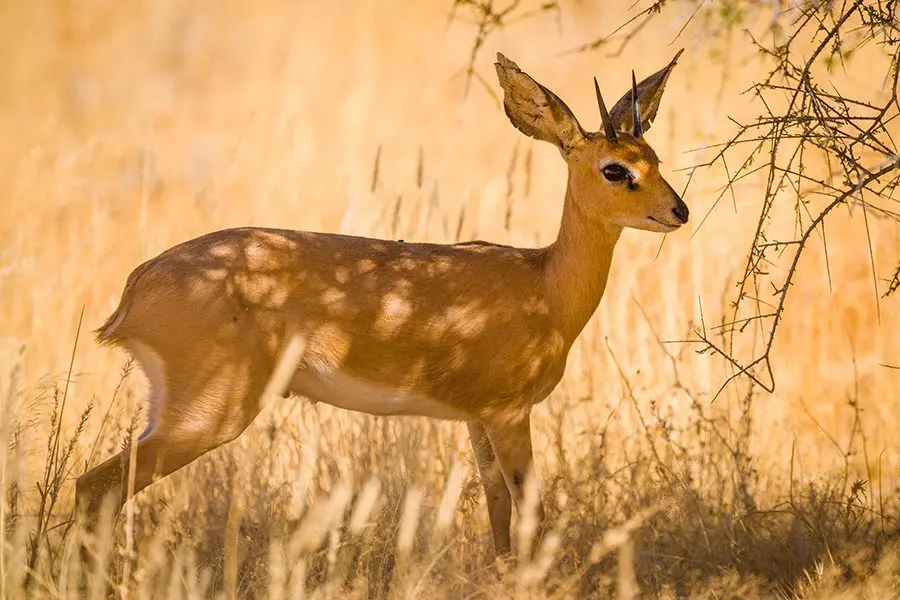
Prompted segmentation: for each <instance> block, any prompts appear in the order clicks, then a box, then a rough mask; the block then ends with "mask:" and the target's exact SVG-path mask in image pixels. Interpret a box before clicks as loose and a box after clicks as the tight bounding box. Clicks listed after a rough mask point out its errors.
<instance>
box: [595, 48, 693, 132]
mask: <svg viewBox="0 0 900 600" xmlns="http://www.w3.org/2000/svg"><path fill="white" fill-rule="evenodd" d="M682 52H684V48H682V49H681V50H679V51H678V53H677V54H675V58H673V59H672V62H670V63H669V64H668V65H666V66H665V67H664V68H662V69H661V70H659V71H657V72H656V73H654V74H653V75H651V76H650V77H648V78H647V79H644V80H643V81H641V82H640V83H639V84H638V85H637V94H638V104H639V105H640V107H641V125H642V126H643V129H644V131H647V130H648V129H650V123H651V122H652V121H653V119H655V118H656V111H657V110H659V101H660V100H661V99H662V94H663V88H664V87H665V86H666V80H668V79H669V73H671V72H672V67H674V66H675V63H676V62H678V57H679V56H681V53H682ZM631 112H632V111H631V91H630V90H629V91H627V92H625V95H624V96H622V97H621V98H619V101H618V102H616V104H615V106H613V107H612V110H611V111H609V116H610V117H611V118H612V122H613V124H614V125H615V126H616V129H618V130H620V131H631V129H632V126H633V124H634V121H633V120H632V114H631Z"/></svg>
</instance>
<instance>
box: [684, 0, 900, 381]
mask: <svg viewBox="0 0 900 600" xmlns="http://www.w3.org/2000/svg"><path fill="white" fill-rule="evenodd" d="M742 5H746V6H744V7H743V10H745V11H746V10H748V9H749V7H750V3H741V2H732V3H731V6H732V7H738V8H736V9H735V10H738V11H739V10H741V9H740V6H742ZM896 13H897V9H896V6H895V2H894V1H893V0H892V1H889V2H864V1H863V0H856V1H855V2H852V3H849V2H845V3H842V4H841V3H820V2H812V1H807V2H802V3H800V4H799V5H796V6H795V7H794V8H793V9H792V10H788V11H785V12H784V13H782V15H781V16H779V19H782V20H785V21H787V24H786V25H785V24H779V26H778V27H774V28H773V31H774V32H775V33H774V34H773V35H772V38H771V40H772V41H770V42H767V43H763V42H760V41H759V39H758V38H756V37H753V36H752V34H750V33H749V32H748V35H751V39H752V41H753V44H754V45H755V46H756V48H757V49H758V50H759V51H760V53H761V55H762V56H763V57H765V59H766V60H768V61H770V62H771V63H772V67H771V70H770V71H769V73H768V75H767V76H766V77H765V78H764V79H763V80H762V81H760V82H758V83H756V84H755V85H754V86H753V87H752V88H751V89H750V90H749V92H750V93H751V94H752V95H753V97H754V99H755V100H757V101H758V105H760V106H761V107H762V111H761V112H762V114H761V115H760V116H759V117H758V118H757V119H756V120H755V121H754V122H750V123H746V124H740V123H738V124H737V126H738V127H737V132H736V133H735V134H734V136H733V137H732V138H731V139H730V140H728V141H727V142H726V143H724V144H722V145H720V146H718V147H717V148H714V150H715V152H714V154H713V156H712V158H711V159H710V160H708V161H707V162H704V163H703V164H701V165H698V166H697V167H695V168H701V167H712V166H715V165H719V166H721V167H722V168H724V169H725V170H726V173H727V174H728V176H727V183H726V185H725V186H724V187H723V189H722V191H721V194H720V196H719V198H721V197H722V196H724V195H725V194H726V193H729V194H731V195H732V197H733V196H734V189H733V188H734V186H735V185H736V184H737V183H738V182H739V181H740V180H741V179H743V178H745V177H746V176H748V175H749V174H751V173H755V172H760V171H761V172H763V173H764V174H765V176H766V178H765V181H766V183H765V188H764V191H763V193H762V197H761V203H760V210H759V217H758V221H757V226H756V231H755V233H754V236H753V241H752V243H751V246H750V248H749V251H748V252H747V259H746V262H745V266H744V269H743V273H742V275H741V277H740V278H739V280H738V282H737V294H736V298H735V299H734V301H733V303H732V306H731V310H732V318H731V319H730V323H726V324H723V326H722V327H720V328H719V329H718V331H716V332H715V333H716V339H713V337H712V336H711V335H710V333H709V332H708V331H707V329H706V327H705V326H704V327H702V328H701V329H700V330H698V331H696V332H695V333H696V335H697V340H696V341H698V342H699V343H700V344H701V349H700V351H701V352H712V353H715V354H717V355H719V356H721V357H723V358H724V359H725V360H726V361H727V362H729V363H730V364H731V365H732V367H733V374H732V376H731V377H730V378H729V379H728V380H727V381H726V382H725V384H726V385H727V384H728V383H729V382H730V381H732V380H734V379H736V378H738V377H740V376H747V377H749V378H750V380H751V381H753V382H754V383H756V384H758V385H759V386H761V387H762V388H763V389H765V390H767V391H769V392H772V391H774V389H775V377H774V374H773V372H772V364H771V356H772V349H773V347H774V345H775V340H776V337H777V333H778V328H779V326H780V325H781V323H782V319H783V317H784V311H785V307H786V304H787V299H788V296H789V292H790V290H791V288H792V286H793V285H794V283H795V281H796V279H797V276H798V265H799V262H800V258H801V256H803V255H804V253H805V251H806V250H807V249H808V248H809V247H810V246H811V245H812V241H813V239H819V240H821V242H822V245H823V248H824V250H825V253H824V254H825V259H826V269H829V273H828V274H829V281H830V267H829V266H828V263H827V260H828V246H827V238H826V229H825V223H826V220H830V217H831V216H832V215H833V214H834V213H835V212H836V211H835V210H834V209H836V208H838V207H840V206H847V207H848V210H852V209H853V208H854V207H859V208H861V210H862V214H863V219H864V223H865V225H866V231H867V234H868V235H869V240H868V243H869V257H870V262H871V268H872V270H873V273H874V269H875V264H874V258H873V251H872V246H871V233H870V230H869V228H870V219H889V220H892V221H895V222H900V213H898V211H897V208H898V207H897V206H896V204H897V199H895V198H894V191H895V189H896V187H897V184H898V182H900V154H898V150H897V147H896V144H895V143H894V140H893V139H892V137H891V134H890V132H889V129H888V125H889V124H890V123H891V122H892V121H893V120H895V119H896V118H897V117H898V116H900V103H898V98H897V87H898V79H900V24H898V21H897V14H896ZM786 32H789V33H786ZM873 43H874V44H876V45H877V46H878V53H879V55H880V56H881V57H882V61H881V62H880V63H878V62H877V61H871V60H868V61H866V63H865V64H858V62H859V61H857V63H854V62H852V55H853V54H854V53H855V52H856V51H857V50H858V49H860V48H861V47H863V46H865V45H868V44H873ZM803 44H805V45H803ZM808 47H813V50H812V52H811V53H810V54H809V55H808V57H807V58H806V60H805V61H800V60H798V57H799V56H801V55H802V54H805V52H806V51H808V50H807V48H808ZM879 67H880V68H881V71H879V70H878V68H879ZM837 68H840V69H842V70H843V71H844V72H845V73H848V74H856V73H858V79H860V80H864V81H868V82H871V83H872V86H871V87H872V88H878V87H880V88H881V91H880V92H877V91H876V93H874V94H872V93H871V92H870V93H869V95H875V96H876V99H875V100H871V99H868V98H867V97H866V91H865V90H864V89H862V90H860V89H856V88H855V87H854V88H851V89H844V90H838V89H836V88H835V87H834V84H833V83H832V82H831V81H830V79H831V78H830V77H829V74H830V73H832V72H833V71H834V70H835V69H837ZM863 69H864V70H865V71H863V72H861V73H860V72H859V71H862V70H863ZM848 87H849V86H848ZM779 106H784V108H778V107H779ZM735 158H737V159H738V162H739V164H740V166H739V167H738V168H737V169H736V170H734V171H729V170H728V165H729V164H735V160H734V159H735ZM760 159H762V161H763V162H762V164H761V165H757V164H755V163H758V162H759V161H760ZM790 214H792V215H793V217H792V220H793V231H794V233H793V236H790V237H788V238H786V239H785V238H783V237H775V236H778V234H777V233H773V231H776V230H778V225H779V224H783V220H784V217H785V216H786V215H790ZM781 229H782V230H783V228H781ZM782 235H783V234H782ZM875 281H876V283H875V285H876V286H877V278H875ZM891 292H892V289H891V287H890V284H889V287H888V289H887V291H886V292H885V295H888V294H890V293H891ZM765 295H769V296H770V299H768V300H767V299H764V298H765ZM877 298H878V290H877V289H876V299H877ZM745 333H747V334H751V335H753V336H754V338H753V340H754V341H757V340H758V341H759V342H761V343H754V344H751V348H752V350H751V351H750V353H751V355H750V356H749V357H743V356H739V352H738V350H737V349H736V348H737V346H738V344H737V342H738V340H739V338H740V337H741V336H742V334H745ZM723 387H724V386H723Z"/></svg>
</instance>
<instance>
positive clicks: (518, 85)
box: [494, 52, 585, 153]
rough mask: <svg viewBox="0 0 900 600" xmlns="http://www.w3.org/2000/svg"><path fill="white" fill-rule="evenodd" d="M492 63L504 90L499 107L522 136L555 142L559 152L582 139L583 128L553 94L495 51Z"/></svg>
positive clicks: (567, 149)
mask: <svg viewBox="0 0 900 600" xmlns="http://www.w3.org/2000/svg"><path fill="white" fill-rule="evenodd" d="M494 66H495V67H496V68H497V77H498V78H499V79H500V86H501V87H502V88H503V91H504V92H505V93H504V96H503V108H504V110H505V111H506V116H507V117H509V120H510V121H512V124H513V125H515V127H516V129H518V130H519V131H521V132H522V133H524V134H525V135H528V136H531V137H533V138H537V139H539V140H544V141H545V142H550V143H552V144H556V146H557V147H558V148H559V149H560V151H561V152H563V153H566V152H568V151H569V150H571V149H572V148H574V147H575V145H576V144H578V142H580V141H582V140H583V139H584V136H585V133H584V130H583V129H582V128H581V125H579V124H578V121H577V120H576V119H575V115H573V114H572V111H571V110H569V107H568V106H566V103H565V102H563V101H562V100H560V99H559V97H558V96H557V95H556V94H554V93H553V92H551V91H550V90H548V89H547V88H545V87H544V86H542V85H541V84H539V83H538V82H537V81H535V80H534V79H532V78H531V77H530V76H529V75H528V74H527V73H525V72H523V71H522V70H521V69H520V68H519V65H517V64H516V63H514V62H513V61H511V60H509V59H508V58H506V57H505V56H503V55H502V54H500V53H499V52H498V53H497V62H496V63H494Z"/></svg>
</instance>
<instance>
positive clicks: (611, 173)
mask: <svg viewBox="0 0 900 600" xmlns="http://www.w3.org/2000/svg"><path fill="white" fill-rule="evenodd" d="M602 172H603V176H604V177H606V180H607V181H622V180H623V179H625V178H626V177H627V176H628V170H627V169H626V168H625V167H623V166H622V165H619V164H616V163H612V164H609V165H606V166H605V167H603V171H602Z"/></svg>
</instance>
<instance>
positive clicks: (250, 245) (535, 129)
mask: <svg viewBox="0 0 900 600" xmlns="http://www.w3.org/2000/svg"><path fill="white" fill-rule="evenodd" d="M499 61H500V62H499V63H498V74H499V76H500V81H501V85H502V86H503V88H504V90H505V91H506V101H505V102H506V110H507V114H508V115H509V117H510V120H512V122H513V124H514V125H516V127H518V128H519V129H521V130H522V131H525V132H526V133H528V134H529V135H534V136H535V137H538V138H540V139H545V140H547V141H551V142H553V143H555V144H557V145H558V147H559V148H560V151H561V152H562V154H563V156H564V158H565V159H566V162H567V163H568V165H569V178H568V186H567V190H566V196H565V200H564V206H563V216H562V222H561V225H560V231H559V235H558V237H557V240H556V241H555V242H554V243H553V244H551V245H550V246H548V247H545V248H538V249H521V248H513V247H509V246H499V245H493V244H489V243H486V242H471V243H465V244H456V245H439V244H424V243H405V242H393V241H385V240H376V239H368V238H361V237H351V236H344V235H335V234H327V233H308V232H299V231H288V230H281V229H262V228H241V229H229V230H225V231H219V232H215V233H210V234H208V235H205V236H202V237H199V238H196V239H193V240H190V241H187V242H184V243H182V244H180V245H178V246H175V247H174V248H171V249H169V250H167V251H165V252H163V253H162V254H160V255H159V256H157V257H156V258H153V259H151V260H149V261H147V262H145V263H144V264H142V265H141V266H139V267H138V268H137V269H135V271H134V272H133V273H132V274H131V276H130V277H129V278H128V282H127V283H126V286H125V290H124V291H123V294H122V300H121V302H120V304H119V307H118V308H117V309H116V311H115V312H114V313H113V314H112V315H111V316H110V318H109V319H108V320H107V321H106V322H105V323H104V324H103V326H102V327H101V328H100V329H99V330H98V333H97V338H98V340H99V341H100V342H101V343H114V344H118V345H120V346H122V347H124V348H126V349H127V350H129V351H130V352H132V353H133V354H134V355H135V356H136V357H137V358H138V360H139V361H140V362H141V363H142V364H143V366H144V369H145V371H146V372H147V373H148V377H149V379H150V380H151V387H152V389H151V424H150V426H149V427H148V429H147V431H146V432H145V433H144V435H143V436H142V438H141V441H140V444H139V447H138V454H137V456H138V458H137V464H136V465H135V473H136V483H135V491H138V490H140V489H142V488H144V487H146V486H147V485H149V484H150V483H151V482H152V481H153V478H154V475H159V476H165V475H167V474H169V473H171V472H172V471H174V470H176V469H178V468H180V467H181V466H183V465H184V464H187V463H188V462H190V461H192V460H194V459H195V458H196V457H198V456H200V455H201V454H203V453H204V452H206V451H208V450H210V449H211V448H214V447H216V446H218V445H221V444H223V443H225V442H227V441H229V440H231V439H234V438H235V437H236V436H237V435H239V434H240V433H241V432H242V431H243V430H244V429H245V428H246V427H247V425H249V423H250V422H251V421H252V420H253V418H254V417H255V416H256V414H257V413H258V412H259V408H260V406H259V401H260V395H261V393H262V391H263V389H264V388H265V386H266V383H267V381H268V379H269V377H270V376H271V374H272V372H273V369H274V367H275V364H276V363H277V361H278V359H279V355H280V354H281V352H282V350H283V349H284V347H285V345H286V344H287V342H288V340H289V339H291V338H293V337H295V336H299V338H300V339H302V340H303V341H304V342H305V351H304V353H303V356H302V360H301V361H300V363H299V365H298V367H297V371H296V373H295V374H294V377H293V379H292V384H291V387H292V390H293V391H295V392H297V393H299V394H301V395H305V396H307V397H310V398H311V399H313V400H319V401H323V402H330V403H334V404H336V405H341V402H340V401H339V399H338V398H337V396H335V395H333V394H335V393H336V392H335V390H337V389H342V390H345V391H346V390H347V389H351V390H352V389H357V387H353V386H363V387H361V388H360V389H367V390H370V391H372V393H376V392H377V393H378V394H381V395H380V396H378V397H379V398H382V397H383V398H384V399H385V402H386V404H385V405H384V406H378V405H372V404H371V403H370V404H368V405H365V406H366V409H365V410H367V412H372V413H373V414H425V415H433V416H449V417H450V418H458V419H464V420H466V421H467V422H468V425H469V431H470V434H471V436H472V441H473V447H474V448H475V451H476V455H477V460H478V466H479V469H480V470H481V472H482V479H483V482H484V485H485V492H486V494H487V497H488V506H489V513H490V518H491V526H492V530H493V533H494V544H495V547H496V549H497V550H498V551H499V552H507V551H509V546H510V537H509V512H510V506H511V500H515V501H516V502H517V503H518V502H519V501H520V500H521V498H522V497H523V488H522V484H523V478H524V476H525V473H527V472H528V469H529V468H530V463H531V460H532V457H531V441H530V420H529V415H530V409H531V407H532V405H533V404H535V403H537V402H540V401H542V400H543V399H544V398H546V397H547V396H548V395H549V394H550V392H551V391H552V390H553V388H554V387H555V386H556V384H557V383H558V382H559V380H560V378H561V377H562V375H563V372H564V369H565V363H566V356H567V355H568V352H569V349H570V348H571V346H572V344H573V343H574V341H575V339H576V337H577V336H578V334H579V333H580V332H581V330H582V328H583V327H584V325H585V323H586V322H587V320H588V319H589V318H590V316H591V315H592V314H593V312H594V311H595V309H596V308H597V305H598V303H599V302H600V299H601V297H602V295H603V292H604V289H605V287H606V281H607V277H608V275H609V269H610V267H611V263H612V255H613V249H614V247H615V244H616V241H617V240H618V238H619V235H620V233H621V230H622V228H623V227H625V226H632V227H640V228H644V229H650V230H655V231H671V230H673V229H675V228H677V227H678V226H680V224H681V222H682V221H681V220H679V219H677V218H676V217H675V216H673V211H674V210H675V208H676V207H678V206H683V203H681V200H680V198H678V195H677V194H676V193H675V192H674V190H672V188H671V186H669V185H668V184H667V183H666V182H665V180H663V179H662V176H661V175H660V174H659V171H658V165H659V160H658V158H657V157H656V154H655V153H654V152H653V150H652V149H651V148H650V147H649V146H648V145H647V144H646V142H644V140H643V139H640V138H635V137H633V136H631V135H629V134H628V133H626V132H624V131H622V132H621V133H620V134H619V135H618V141H617V142H616V143H611V142H609V141H608V140H607V139H606V138H605V137H604V136H602V135H597V134H587V133H584V131H583V130H582V128H581V126H580V125H579V124H578V123H577V121H575V120H574V116H572V115H571V111H569V110H568V108H567V107H565V105H564V104H562V101H561V100H559V98H558V97H556V96H555V95H553V94H552V93H551V92H549V90H547V89H546V88H544V87H542V86H540V85H538V84H537V83H536V82H534V81H533V80H532V79H531V78H530V77H529V76H528V75H526V74H525V73H523V72H522V71H521V70H519V69H518V67H517V66H516V65H515V63H512V61H509V60H508V59H505V58H502V57H501V58H500V59H499ZM673 64H674V61H673V63H672V64H670V65H669V66H668V67H667V68H666V69H664V71H665V73H664V74H663V75H662V76H660V74H659V73H657V74H655V75H653V76H651V78H648V80H650V79H652V78H654V77H655V78H657V81H658V82H659V83H658V84H657V85H649V84H646V83H645V82H642V86H643V89H644V90H645V91H646V93H647V94H648V96H647V97H648V98H650V100H653V101H655V102H656V104H657V105H658V98H659V93H660V92H661V89H660V88H661V86H662V83H664V81H665V78H666V77H667V76H668V70H669V69H671V67H672V65H673ZM660 73H663V72H662V71H661V72H660ZM620 104H621V102H620ZM617 106H618V105H617ZM613 112H614V113H615V110H614V111H613ZM653 113H654V114H655V106H654V107H653ZM626 116H627V115H624V114H621V111H619V114H618V116H616V114H614V115H613V118H617V119H618V124H619V126H620V128H622V127H624V125H623V124H624V122H625V121H626ZM653 116H654V115H653V114H650V115H649V116H648V117H647V118H648V126H649V120H650V119H652V118H653ZM611 160H614V161H617V162H619V163H621V164H624V165H626V166H627V167H628V168H629V169H630V170H631V171H630V172H632V173H633V174H635V177H636V180H635V181H636V184H637V185H636V187H632V188H629V186H627V185H625V183H624V182H610V181H607V180H606V179H605V178H604V177H603V175H602V174H601V169H602V166H603V165H604V164H608V162H609V161H611ZM679 203H680V204H679ZM684 210H685V211H686V207H685V208H684ZM685 218H686V217H685ZM336 377H339V379H336ZM348 386H349V387H348ZM344 400H346V398H344ZM417 406H418V407H419V408H417ZM121 465H122V461H121V460H120V459H119V457H113V458H112V459H110V460H108V461H107V462H105V463H104V464H102V465H100V466H99V467H96V468H95V469H93V470H92V471H90V472H89V473H87V474H85V475H84V476H83V477H82V478H81V479H79V481H78V493H79V498H80V499H82V501H83V502H84V504H85V506H86V508H87V510H88V513H89V514H92V513H93V512H94V511H95V509H96V506H98V503H99V500H100V499H102V497H103V496H104V495H105V494H106V493H108V492H109V491H115V492H116V493H118V494H119V498H120V499H121V498H123V497H124V495H123V493H122V491H121V481H122V479H123V476H124V473H123V471H122V466H121Z"/></svg>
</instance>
